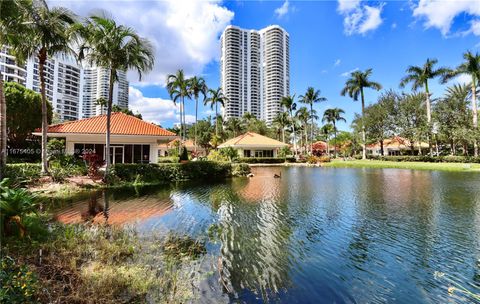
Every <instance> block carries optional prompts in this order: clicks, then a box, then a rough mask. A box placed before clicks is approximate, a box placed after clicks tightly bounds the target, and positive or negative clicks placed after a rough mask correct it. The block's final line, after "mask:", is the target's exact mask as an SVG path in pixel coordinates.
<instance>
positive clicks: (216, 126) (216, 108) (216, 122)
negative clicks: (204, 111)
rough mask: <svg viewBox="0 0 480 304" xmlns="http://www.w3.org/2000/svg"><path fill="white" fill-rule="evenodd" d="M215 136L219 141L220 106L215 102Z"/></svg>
mask: <svg viewBox="0 0 480 304" xmlns="http://www.w3.org/2000/svg"><path fill="white" fill-rule="evenodd" d="M215 136H216V137H217V140H218V106H217V103H216V102H215Z"/></svg>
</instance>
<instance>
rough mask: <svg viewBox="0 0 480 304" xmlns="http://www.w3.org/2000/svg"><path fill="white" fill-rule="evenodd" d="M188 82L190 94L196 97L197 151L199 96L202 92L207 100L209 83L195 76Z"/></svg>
mask: <svg viewBox="0 0 480 304" xmlns="http://www.w3.org/2000/svg"><path fill="white" fill-rule="evenodd" d="M188 81H189V84H188V89H189V91H190V95H191V96H193V98H195V153H196V152H197V121H198V98H199V97H200V94H202V95H203V100H205V98H206V95H207V90H208V89H207V85H206V84H205V79H203V77H197V76H194V77H192V78H190V79H189V80H188Z"/></svg>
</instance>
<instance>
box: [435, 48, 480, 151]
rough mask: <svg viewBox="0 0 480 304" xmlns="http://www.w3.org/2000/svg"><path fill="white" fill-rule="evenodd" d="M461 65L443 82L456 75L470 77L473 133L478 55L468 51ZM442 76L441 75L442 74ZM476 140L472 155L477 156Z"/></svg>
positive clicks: (479, 66) (475, 117)
mask: <svg viewBox="0 0 480 304" xmlns="http://www.w3.org/2000/svg"><path fill="white" fill-rule="evenodd" d="M463 59H464V61H463V63H462V64H460V65H459V66H458V67H456V68H455V69H454V70H452V71H449V73H447V74H446V75H445V76H444V77H443V82H446V81H448V80H450V79H452V78H454V77H456V76H458V75H468V76H470V77H471V79H472V82H471V83H470V86H471V98H472V112H473V120H472V121H473V128H474V130H475V132H477V130H478V114H477V112H478V111H477V94H478V92H477V85H478V84H479V82H480V54H478V53H475V54H473V53H472V52H470V51H468V52H466V53H464V54H463ZM442 75H443V74H442ZM477 140H478V138H475V139H474V155H475V157H476V156H478V142H477Z"/></svg>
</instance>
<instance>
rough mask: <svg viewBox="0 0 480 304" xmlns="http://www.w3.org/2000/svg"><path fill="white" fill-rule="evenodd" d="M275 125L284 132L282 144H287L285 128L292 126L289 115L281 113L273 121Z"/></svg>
mask: <svg viewBox="0 0 480 304" xmlns="http://www.w3.org/2000/svg"><path fill="white" fill-rule="evenodd" d="M273 125H274V126H275V127H277V128H279V129H280V130H282V142H285V128H286V127H288V126H289V125H290V120H289V118H288V113H286V112H280V113H278V115H277V116H275V118H274V119H273Z"/></svg>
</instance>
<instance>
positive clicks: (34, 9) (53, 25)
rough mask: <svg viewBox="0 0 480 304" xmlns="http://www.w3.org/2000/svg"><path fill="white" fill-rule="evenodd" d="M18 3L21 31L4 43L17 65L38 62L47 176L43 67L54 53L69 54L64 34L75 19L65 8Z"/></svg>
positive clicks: (43, 149) (43, 148)
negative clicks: (29, 61) (28, 59)
mask: <svg viewBox="0 0 480 304" xmlns="http://www.w3.org/2000/svg"><path fill="white" fill-rule="evenodd" d="M7 2H8V1H7ZM19 4H20V5H18V6H17V9H18V10H19V12H20V14H19V16H18V19H19V20H21V28H20V30H19V33H17V34H16V35H10V37H8V39H7V41H6V42H7V43H8V45H9V46H10V47H11V50H12V53H13V54H14V55H15V57H16V59H17V63H18V64H20V65H21V64H22V63H23V62H24V61H25V60H26V59H27V58H30V57H33V58H35V59H36V60H37V61H38V71H39V78H40V94H41V96H42V174H48V163H47V129H48V119H47V116H48V107H47V96H46V80H45V64H46V63H47V60H48V59H49V58H52V57H53V56H55V55H57V54H68V53H71V48H70V47H69V46H70V42H71V37H70V36H69V34H68V33H69V32H70V31H69V29H70V27H71V25H72V24H73V23H74V22H75V16H74V14H73V13H72V12H70V11H69V10H67V9H65V8H61V7H55V8H49V7H48V6H47V4H46V3H45V2H43V1H41V2H40V1H35V2H30V1H21V2H19ZM16 29H17V28H16ZM17 30H18V29H17Z"/></svg>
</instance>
